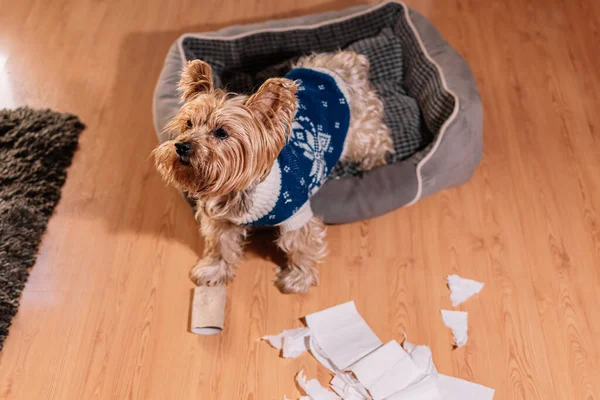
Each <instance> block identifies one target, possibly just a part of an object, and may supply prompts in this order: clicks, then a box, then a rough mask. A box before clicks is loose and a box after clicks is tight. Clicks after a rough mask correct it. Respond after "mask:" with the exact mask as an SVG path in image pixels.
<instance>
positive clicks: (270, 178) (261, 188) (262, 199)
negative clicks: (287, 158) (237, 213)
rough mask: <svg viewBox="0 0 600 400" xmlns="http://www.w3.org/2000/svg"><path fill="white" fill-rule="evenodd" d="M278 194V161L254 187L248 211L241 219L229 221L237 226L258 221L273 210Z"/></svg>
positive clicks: (279, 171)
mask: <svg viewBox="0 0 600 400" xmlns="http://www.w3.org/2000/svg"><path fill="white" fill-rule="evenodd" d="M279 192H281V169H280V167H279V161H278V160H275V164H273V167H271V172H269V175H267V177H266V178H265V180H264V181H262V182H261V183H259V184H258V186H256V190H255V191H254V193H253V194H252V206H250V210H248V212H247V213H246V214H244V215H242V216H241V217H238V218H234V219H232V220H231V221H232V222H233V223H236V224H238V225H242V224H249V223H251V222H254V221H258V220H259V219H261V218H262V217H264V216H265V215H267V214H268V213H269V212H270V211H271V210H272V209H273V208H275V204H277V199H278V198H279Z"/></svg>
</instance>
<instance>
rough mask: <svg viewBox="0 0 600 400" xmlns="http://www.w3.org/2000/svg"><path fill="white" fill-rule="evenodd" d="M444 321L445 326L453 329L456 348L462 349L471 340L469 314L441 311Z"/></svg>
mask: <svg viewBox="0 0 600 400" xmlns="http://www.w3.org/2000/svg"><path fill="white" fill-rule="evenodd" d="M440 312H441V313H442V319H443V320H444V324H445V325H446V326H447V327H448V328H450V329H452V335H453V336H454V342H455V343H456V347H462V346H464V345H465V343H467V340H469V336H468V333H467V331H468V322H467V318H468V315H469V314H468V313H467V312H465V311H449V310H441V311H440Z"/></svg>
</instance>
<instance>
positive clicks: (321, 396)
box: [296, 369, 340, 400]
mask: <svg viewBox="0 0 600 400" xmlns="http://www.w3.org/2000/svg"><path fill="white" fill-rule="evenodd" d="M296 382H297V383H298V386H300V387H301V388H302V390H303V391H304V393H306V394H307V395H308V397H309V398H311V399H312V400H340V398H339V397H338V396H337V395H336V394H335V393H333V392H330V391H329V390H327V389H325V388H324V387H323V386H321V384H320V383H319V381H318V380H316V379H311V380H309V381H307V380H306V376H305V375H304V370H303V369H301V370H300V371H299V372H298V374H297V375H296Z"/></svg>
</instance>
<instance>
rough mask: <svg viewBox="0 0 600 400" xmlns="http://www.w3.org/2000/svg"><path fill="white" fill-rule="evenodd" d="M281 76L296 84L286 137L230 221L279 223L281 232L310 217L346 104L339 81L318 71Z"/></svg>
mask: <svg viewBox="0 0 600 400" xmlns="http://www.w3.org/2000/svg"><path fill="white" fill-rule="evenodd" d="M285 77H286V78H288V79H291V80H294V81H296V82H297V83H298V92H297V93H296V97H297V100H298V101H297V111H296V116H295V118H294V122H293V124H292V132H291V136H290V139H289V141H288V143H287V144H286V145H285V146H284V148H283V149H282V150H281V153H280V154H279V156H278V157H277V161H276V162H275V164H274V165H273V168H272V170H271V173H270V174H269V176H268V177H267V178H266V179H265V181H264V182H262V183H261V184H259V185H258V187H257V188H256V191H255V193H254V197H253V202H254V204H253V207H252V209H251V210H250V212H249V213H248V214H247V215H245V216H243V217H242V218H239V220H238V221H236V222H238V223H241V224H244V225H252V226H273V225H282V227H283V229H284V230H294V229H297V228H299V227H301V226H302V225H304V224H305V223H306V222H307V221H308V220H309V219H310V217H312V211H311V210H310V202H309V199H310V197H311V196H312V195H313V194H315V193H316V192H317V190H319V188H320V187H321V185H322V184H323V182H325V180H326V179H327V177H328V176H329V173H330V172H331V169H332V168H333V166H334V165H335V164H336V163H337V162H338V161H339V159H340V157H341V155H342V151H343V149H344V142H345V140H346V135H347V133H348V126H349V124H350V108H349V105H348V100H347V96H346V95H345V94H344V91H345V87H344V86H343V82H342V81H341V80H340V79H339V78H337V77H335V76H334V75H333V74H332V73H331V72H329V71H327V70H321V69H306V68H295V69H293V70H291V71H290V72H289V73H288V74H287V75H286V76H285Z"/></svg>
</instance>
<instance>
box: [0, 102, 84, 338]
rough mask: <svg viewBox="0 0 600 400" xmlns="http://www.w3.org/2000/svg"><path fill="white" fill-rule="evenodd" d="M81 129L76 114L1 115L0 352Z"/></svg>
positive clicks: (30, 112)
mask: <svg viewBox="0 0 600 400" xmlns="http://www.w3.org/2000/svg"><path fill="white" fill-rule="evenodd" d="M83 129H84V125H83V124H82V123H81V122H80V121H79V120H78V119H77V117H75V116H74V115H69V114H59V113H56V112H52V111H50V110H39V111H36V110H32V109H29V108H19V109H16V110H14V111H9V110H0V349H2V344H3V342H4V339H5V338H6V335H7V334H8V327H9V326H10V322H11V319H12V317H13V316H14V315H15V314H16V313H17V308H18V306H19V297H20V296H21V291H22V290H23V288H24V287H25V282H26V281H27V277H28V276H29V270H28V268H30V267H32V266H33V264H34V263H35V260H36V257H37V250H38V246H39V244H40V242H41V240H42V235H43V233H44V231H45V230H46V224H47V223H48V219H49V218H50V216H51V215H52V211H53V210H54V207H55V206H56V204H57V203H58V200H59V199H60V189H61V187H62V185H63V183H64V182H65V178H66V173H67V167H68V166H69V165H70V164H71V159H72V158H73V154H74V153H75V149H76V148H77V140H78V137H79V134H80V133H81V131H82V130H83Z"/></svg>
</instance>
